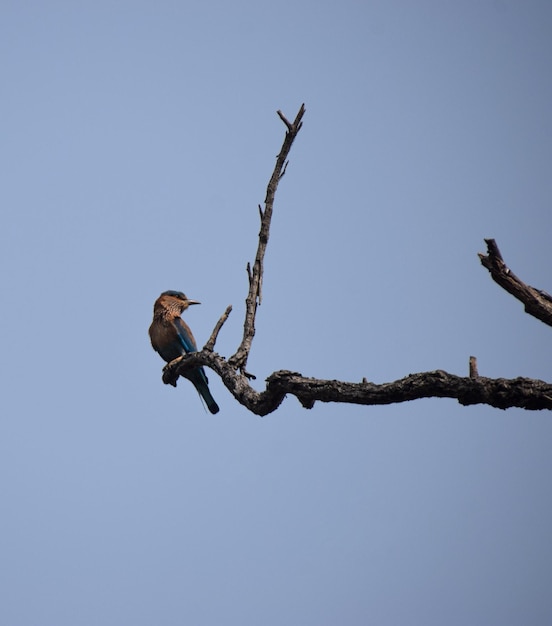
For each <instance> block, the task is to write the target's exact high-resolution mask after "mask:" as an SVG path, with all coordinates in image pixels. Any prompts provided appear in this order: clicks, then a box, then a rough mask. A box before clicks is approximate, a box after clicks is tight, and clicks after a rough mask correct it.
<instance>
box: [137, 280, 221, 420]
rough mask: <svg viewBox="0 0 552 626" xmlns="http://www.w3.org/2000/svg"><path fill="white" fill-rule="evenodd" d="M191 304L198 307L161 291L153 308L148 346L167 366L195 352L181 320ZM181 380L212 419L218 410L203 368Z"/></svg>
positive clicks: (183, 297)
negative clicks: (186, 382) (197, 394)
mask: <svg viewBox="0 0 552 626" xmlns="http://www.w3.org/2000/svg"><path fill="white" fill-rule="evenodd" d="M192 304H201V303H200V302H198V301H197V300H190V299H189V298H188V297H187V296H186V295H184V294H183V293H182V292H181V291H164V292H163V293H162V294H161V295H160V296H159V298H157V300H156V301H155V304H154V305H153V321H152V323H151V326H150V327H149V336H150V340H151V345H152V346H153V349H154V350H155V351H156V352H158V353H159V355H160V356H161V358H162V359H164V360H165V361H166V362H167V363H170V362H171V361H172V360H173V359H177V358H178V357H179V356H183V355H184V354H188V353H189V352H197V344H196V342H195V339H194V336H193V334H192V331H191V330H190V327H189V326H188V324H186V322H185V321H184V320H183V319H182V317H181V315H182V313H183V312H184V311H185V310H186V309H187V308H188V307H189V306H191V305H192ZM183 376H185V377H186V378H187V379H188V380H190V381H191V382H192V384H193V385H194V387H195V388H196V390H197V392H198V393H199V395H200V396H201V397H202V398H203V400H205V404H207V408H208V409H209V411H210V412H211V413H212V414H213V415H214V414H215V413H218V412H219V407H218V404H217V403H216V402H215V400H214V398H213V396H212V395H211V392H210V391H209V385H208V381H207V376H206V375H205V370H204V369H203V367H196V368H194V369H192V370H188V371H187V372H186V373H185V374H183Z"/></svg>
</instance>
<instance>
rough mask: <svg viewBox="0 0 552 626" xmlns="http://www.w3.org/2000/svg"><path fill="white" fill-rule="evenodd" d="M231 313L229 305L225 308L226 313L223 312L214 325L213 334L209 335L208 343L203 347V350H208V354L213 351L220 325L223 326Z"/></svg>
mask: <svg viewBox="0 0 552 626" xmlns="http://www.w3.org/2000/svg"><path fill="white" fill-rule="evenodd" d="M231 311H232V305H231V304H229V305H228V306H227V307H226V311H224V313H223V314H222V315H221V316H220V319H219V321H218V322H217V323H216V325H215V327H214V328H213V332H212V333H211V336H210V337H209V341H207V343H206V344H205V345H204V346H203V349H204V350H208V351H210V352H212V351H213V348H214V347H215V343H216V341H217V337H218V334H219V332H220V329H221V328H222V325H223V324H224V322H226V320H227V319H228V316H229V315H230V312H231Z"/></svg>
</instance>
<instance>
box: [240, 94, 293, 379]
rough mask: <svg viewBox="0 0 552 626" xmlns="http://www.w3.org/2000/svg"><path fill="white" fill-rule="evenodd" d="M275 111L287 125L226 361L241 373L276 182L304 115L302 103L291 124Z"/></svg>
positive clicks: (259, 293) (257, 300)
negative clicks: (239, 333)
mask: <svg viewBox="0 0 552 626" xmlns="http://www.w3.org/2000/svg"><path fill="white" fill-rule="evenodd" d="M277 113H278V116H279V117H280V119H281V120H282V121H283V122H284V124H285V125H286V127H287V132H286V136H285V138H284V142H283V144H282V148H281V150H280V153H279V154H278V157H277V158H276V165H275V166H274V171H273V172H272V176H271V177H270V181H269V183H268V186H267V189H266V198H265V209H264V211H262V210H259V213H260V217H261V229H260V231H259V243H258V246H257V254H256V256H255V261H254V263H253V269H252V270H251V268H250V265H249V264H248V265H247V273H248V277H249V293H248V294H247V298H246V300H245V321H244V325H243V338H242V341H241V343H240V345H239V347H238V349H237V350H236V353H235V354H234V355H233V356H232V357H230V359H229V363H230V364H231V365H232V367H234V368H236V369H239V370H240V371H241V372H242V373H244V374H246V370H245V366H246V365H247V359H248V358H249V352H250V350H251V344H252V342H253V337H254V336H255V316H256V314H257V306H258V305H259V304H260V303H261V299H262V282H263V272H264V255H265V252H266V246H267V244H268V238H269V234H270V222H271V220H272V210H273V207H274V198H275V195H276V190H277V188H278V183H279V182H280V180H281V178H282V176H283V174H284V172H285V171H286V167H287V157H288V154H289V151H290V150H291V146H292V145H293V142H294V140H295V137H296V136H297V133H298V132H299V131H300V130H301V126H302V125H303V122H302V121H301V120H302V118H303V115H304V114H305V105H304V104H302V105H301V107H300V109H299V112H298V113H297V115H296V116H295V120H294V121H293V123H291V122H289V121H288V120H287V119H286V117H285V116H284V115H283V113H282V112H281V111H278V112H277Z"/></svg>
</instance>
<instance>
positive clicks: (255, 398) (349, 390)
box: [165, 351, 552, 416]
mask: <svg viewBox="0 0 552 626" xmlns="http://www.w3.org/2000/svg"><path fill="white" fill-rule="evenodd" d="M198 365H206V366H208V367H210V368H211V369H213V370H214V371H215V372H216V373H217V374H218V375H219V376H220V378H221V379H222V381H223V383H224V384H225V385H226V388H227V389H228V390H229V391H230V393H231V394H232V395H233V396H234V397H235V398H236V400H237V401H238V402H239V403H240V404H242V405H243V406H245V407H246V408H247V409H249V410H250V411H251V412H252V413H255V414H256V415H261V416H264V415H268V414H269V413H272V412H273V411H275V410H276V409H277V408H278V407H279V406H280V404H281V403H282V401H283V400H284V398H285V397H286V395H288V394H290V395H293V396H295V397H296V398H297V399H298V400H299V402H300V403H301V405H302V406H303V407H305V408H312V407H313V406H314V403H315V402H317V401H318V402H340V403H349V404H363V405H379V404H395V403H399V402H407V401H409V400H419V399H421V398H455V399H456V400H458V402H459V403H460V404H462V405H466V406H467V405H470V404H488V405H490V406H493V407H496V408H498V409H507V408H511V407H520V408H523V409H528V410H533V411H534V410H539V409H549V410H551V409H552V384H550V383H546V382H544V381H542V380H534V379H531V378H521V377H519V378H513V379H507V378H487V377H484V376H478V375H477V376H475V377H474V376H469V377H462V376H455V375H454V374H449V373H448V372H445V371H443V370H436V371H434V372H422V373H419V374H410V375H409V376H406V377H405V378H401V379H400V380H396V381H393V382H390V383H383V384H379V385H378V384H376V383H371V382H368V381H366V380H363V381H362V382H360V383H351V382H344V381H340V380H320V379H317V378H307V377H305V376H303V375H301V374H299V373H297V372H289V371H286V370H281V371H278V372H274V373H273V374H271V375H270V376H269V377H268V378H267V379H266V388H265V390H264V391H261V392H259V391H256V390H254V389H253V388H252V387H251V386H250V384H249V381H248V379H247V377H246V376H244V375H243V374H238V373H236V371H235V370H234V369H233V368H232V366H231V365H230V364H229V363H228V362H227V361H226V360H225V359H224V358H222V357H221V356H219V355H218V354H216V353H214V352H210V353H206V352H205V351H202V352H194V353H192V354H188V355H187V356H185V357H181V358H180V359H176V360H175V361H173V362H172V363H170V364H169V365H167V366H166V371H167V372H168V378H167V380H166V381H165V382H167V383H170V384H173V383H172V382H171V381H172V380H176V379H175V378H174V377H176V378H178V376H179V374H182V373H183V372H185V371H186V370H187V369H190V368H192V367H197V366H198Z"/></svg>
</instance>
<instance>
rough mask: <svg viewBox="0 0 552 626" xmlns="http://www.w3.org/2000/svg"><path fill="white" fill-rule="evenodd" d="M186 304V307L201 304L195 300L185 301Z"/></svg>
mask: <svg viewBox="0 0 552 626" xmlns="http://www.w3.org/2000/svg"><path fill="white" fill-rule="evenodd" d="M186 303H187V304H188V305H190V304H201V302H198V301H197V300H186Z"/></svg>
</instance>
